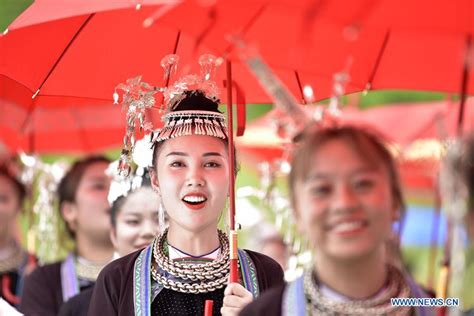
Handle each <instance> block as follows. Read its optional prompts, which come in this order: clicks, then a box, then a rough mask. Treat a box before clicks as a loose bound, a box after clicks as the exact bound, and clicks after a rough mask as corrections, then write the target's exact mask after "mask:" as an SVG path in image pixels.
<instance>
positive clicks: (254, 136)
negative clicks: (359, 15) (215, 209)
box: [237, 98, 474, 190]
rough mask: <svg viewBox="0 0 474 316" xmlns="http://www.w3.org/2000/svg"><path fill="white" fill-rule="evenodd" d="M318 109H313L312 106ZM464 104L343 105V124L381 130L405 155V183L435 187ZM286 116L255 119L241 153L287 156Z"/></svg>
mask: <svg viewBox="0 0 474 316" xmlns="http://www.w3.org/2000/svg"><path fill="white" fill-rule="evenodd" d="M307 109H308V111H309V112H312V111H314V108H312V109H309V108H307ZM458 112H459V106H453V104H452V102H450V101H445V102H430V103H410V104H406V103H405V104H391V105H385V106H379V107H375V108H371V109H368V110H359V109H356V108H353V107H347V108H344V109H343V111H342V113H341V116H340V121H341V124H351V125H358V126H363V127H367V128H369V129H372V130H374V131H376V132H377V133H379V134H381V135H383V136H384V138H386V139H387V140H388V141H390V142H391V143H392V144H394V145H395V146H396V147H398V149H399V151H400V153H401V156H400V163H401V165H400V166H401V168H400V172H401V175H402V179H403V182H404V184H405V185H406V186H407V187H409V188H411V189H428V190H432V189H433V188H434V181H435V179H436V178H435V177H436V174H437V170H438V167H439V158H440V155H441V154H442V153H443V150H444V149H443V145H442V143H441V141H442V140H445V139H448V138H451V137H454V136H456V133H457V118H458ZM465 115H466V120H465V121H464V125H463V129H464V131H465V132H467V131H472V130H474V99H472V98H471V99H469V100H468V102H467V103H466V108H465ZM280 116H281V115H280V114H279V113H278V111H277V112H275V111H272V112H269V113H268V114H266V115H265V116H263V117H262V118H259V119H258V120H256V121H254V122H252V123H250V124H249V125H248V127H247V129H246V133H245V135H244V136H243V137H240V138H238V139H237V146H238V149H239V153H240V156H241V157H242V159H243V160H244V161H247V162H250V164H251V165H256V164H257V163H259V162H263V161H273V160H275V159H280V158H282V157H283V156H284V153H285V150H287V149H288V146H289V143H288V140H285V139H284V138H281V137H279V136H278V133H277V130H278V124H280V120H278V121H277V120H276V119H275V117H280Z"/></svg>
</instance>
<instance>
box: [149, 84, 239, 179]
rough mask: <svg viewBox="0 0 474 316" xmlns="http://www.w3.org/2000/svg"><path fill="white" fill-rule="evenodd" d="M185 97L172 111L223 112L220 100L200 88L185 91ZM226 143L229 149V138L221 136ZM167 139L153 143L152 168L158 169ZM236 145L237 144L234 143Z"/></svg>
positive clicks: (235, 162) (236, 170)
mask: <svg viewBox="0 0 474 316" xmlns="http://www.w3.org/2000/svg"><path fill="white" fill-rule="evenodd" d="M184 94H185V97H184V98H183V99H182V100H181V101H180V102H179V103H178V104H177V105H176V106H175V107H174V108H173V110H172V112H178V111H192V110H199V111H209V112H216V113H221V112H220V111H219V102H220V101H219V100H211V99H209V98H207V97H206V95H205V94H204V92H202V91H200V90H190V91H185V92H184ZM219 139H220V140H221V141H222V142H223V143H224V145H225V148H226V150H227V147H228V144H229V140H228V139H227V138H226V139H221V138H219ZM165 142H166V141H161V142H155V143H154V144H153V158H152V159H153V160H152V168H153V170H156V162H157V160H158V155H159V153H160V149H161V147H162V145H163V144H164V143H165ZM233 146H235V145H233ZM235 152H236V151H235V147H234V166H235V169H234V172H235V174H237V172H238V171H239V167H238V163H237V155H236V154H235Z"/></svg>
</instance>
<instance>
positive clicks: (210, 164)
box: [204, 161, 221, 168]
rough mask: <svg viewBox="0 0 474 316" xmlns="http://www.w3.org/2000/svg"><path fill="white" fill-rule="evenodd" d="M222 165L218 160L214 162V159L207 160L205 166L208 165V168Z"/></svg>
mask: <svg viewBox="0 0 474 316" xmlns="http://www.w3.org/2000/svg"><path fill="white" fill-rule="evenodd" d="M220 166H221V164H220V163H217V162H214V161H210V162H206V163H205V164H204V167H206V168H219V167H220Z"/></svg>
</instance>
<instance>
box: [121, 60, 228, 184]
mask: <svg viewBox="0 0 474 316" xmlns="http://www.w3.org/2000/svg"><path fill="white" fill-rule="evenodd" d="M178 61H179V57H178V56H177V55H175V54H171V55H167V56H165V57H164V58H163V59H162V60H161V66H162V67H163V68H164V74H165V80H166V81H168V80H169V77H170V76H171V74H172V73H175V72H176V68H177V64H178ZM221 63H222V60H221V59H219V58H216V57H215V56H213V55H210V54H205V55H202V56H201V57H200V58H199V65H200V66H201V72H200V74H199V75H197V74H192V75H186V76H184V77H181V78H180V79H178V80H177V81H176V82H174V83H173V84H172V85H171V86H170V87H153V86H152V85H150V84H148V83H145V82H142V81H141V77H136V78H134V79H129V80H127V84H120V85H118V86H117V88H116V90H118V89H121V90H123V98H122V105H123V108H127V109H128V110H127V129H126V135H125V137H124V149H123V150H122V154H121V157H120V162H119V166H118V169H119V172H120V174H121V175H124V176H128V174H129V173H130V170H131V167H130V166H131V161H132V159H131V156H132V154H133V150H134V147H135V136H134V134H135V132H136V129H137V128H136V125H135V123H136V121H138V122H139V128H140V130H145V132H147V131H149V132H150V134H151V137H150V139H151V141H152V143H153V144H155V143H156V142H160V141H164V140H167V139H170V138H175V137H180V136H186V135H208V136H213V137H218V138H222V139H226V138H227V127H226V123H225V116H224V115H223V114H222V113H220V112H219V111H218V110H217V106H216V104H218V103H219V97H218V95H219V89H218V87H217V84H216V83H215V82H214V81H213V80H212V77H213V76H214V74H215V71H216V68H217V67H218V66H219V65H220V64H221ZM156 92H161V93H162V94H163V97H164V102H163V104H162V106H156V103H157V102H156V101H155V97H154V95H155V93H156ZM193 95H194V96H197V97H199V96H201V97H203V98H202V100H204V101H209V103H212V104H213V105H214V106H215V109H210V108H209V106H208V105H207V106H206V105H204V104H202V105H200V104H193V105H191V106H190V105H187V106H184V107H183V106H180V105H181V103H182V101H183V100H185V99H186V98H189V97H192V96H193ZM118 99H119V95H118V93H117V91H116V92H115V93H114V101H115V102H116V103H118ZM206 99H207V100H206ZM152 108H158V110H160V111H162V112H164V113H165V114H164V115H163V116H162V121H163V122H164V126H163V128H161V129H160V130H156V131H153V128H152V124H151V122H149V121H148V120H147V119H146V116H145V114H146V110H147V109H152Z"/></svg>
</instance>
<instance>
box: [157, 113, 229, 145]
mask: <svg viewBox="0 0 474 316" xmlns="http://www.w3.org/2000/svg"><path fill="white" fill-rule="evenodd" d="M163 120H164V121H165V125H164V126H163V128H162V129H161V130H159V131H157V132H154V133H153V135H152V138H151V141H152V142H153V143H154V142H161V141H164V140H167V139H170V138H174V137H180V136H187V135H207V136H213V137H218V138H221V139H226V138H227V126H226V123H225V117H224V115H222V114H219V113H210V112H209V111H179V112H172V113H168V114H167V115H165V116H164V117H163Z"/></svg>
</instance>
